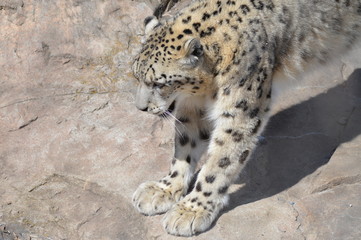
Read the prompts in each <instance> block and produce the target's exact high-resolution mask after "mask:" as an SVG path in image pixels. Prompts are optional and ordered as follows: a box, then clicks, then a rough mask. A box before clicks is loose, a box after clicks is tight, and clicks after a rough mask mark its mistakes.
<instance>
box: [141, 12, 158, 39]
mask: <svg viewBox="0 0 361 240" xmlns="http://www.w3.org/2000/svg"><path fill="white" fill-rule="evenodd" d="M159 25H160V23H159V21H158V19H157V18H156V17H155V16H149V17H146V18H145V19H144V33H145V35H146V36H148V35H149V34H150V33H151V32H152V30H153V29H154V28H156V27H158V26H159Z"/></svg>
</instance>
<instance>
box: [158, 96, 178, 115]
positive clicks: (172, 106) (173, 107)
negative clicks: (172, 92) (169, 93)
mask: <svg viewBox="0 0 361 240" xmlns="http://www.w3.org/2000/svg"><path fill="white" fill-rule="evenodd" d="M174 109H175V100H174V101H173V102H172V103H171V104H170V105H169V107H168V109H167V110H166V111H165V112H163V113H161V114H159V117H162V118H165V117H167V116H168V115H169V114H170V113H172V112H173V111H174Z"/></svg>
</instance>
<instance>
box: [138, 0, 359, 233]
mask: <svg viewBox="0 0 361 240" xmlns="http://www.w3.org/2000/svg"><path fill="white" fill-rule="evenodd" d="M360 25H361V1H360V0H354V1H348V0H320V1H309V0H299V1H289V0H199V1H195V2H193V3H191V4H190V5H189V6H188V7H186V8H185V9H184V10H183V11H181V12H180V13H179V14H177V15H176V16H175V17H174V18H173V19H171V20H167V21H164V22H159V21H158V20H157V19H156V18H155V17H153V18H152V17H151V18H147V20H146V27H145V30H146V40H145V43H144V45H143V48H142V50H141V52H140V54H139V55H138V56H137V57H136V59H135V61H134V64H133V71H134V75H135V77H136V78H137V79H138V81H139V87H138V91H137V96H136V106H137V107H138V108H139V109H140V110H143V111H148V112H150V113H152V114H156V115H161V116H165V115H169V112H170V111H173V110H174V111H173V113H174V114H175V116H176V117H177V118H178V119H179V121H176V123H175V124H176V127H177V134H176V137H175V139H176V140H175V155H174V159H173V161H172V165H171V170H170V173H169V175H168V176H166V177H165V178H163V179H162V180H161V181H158V182H146V183H143V184H142V185H141V186H140V187H139V188H138V189H137V191H136V192H135V194H134V197H133V202H134V205H135V207H136V208H137V209H138V210H139V211H140V212H142V213H144V214H147V215H154V214H159V213H163V212H167V213H166V215H165V217H164V220H163V225H164V227H165V229H166V231H167V232H168V233H170V234H174V235H181V236H190V235H193V234H195V233H198V232H202V231H204V230H206V229H207V228H209V226H210V225H211V223H212V222H213V220H214V219H215V218H216V217H217V215H218V213H219V211H220V210H221V209H222V208H223V207H224V205H225V204H226V202H227V196H228V195H227V191H228V188H229V186H230V185H231V184H232V183H233V181H234V180H235V179H236V178H237V176H238V174H239V173H240V171H241V170H242V168H243V167H244V165H245V163H246V162H247V159H248V158H249V156H250V154H251V152H252V150H253V148H254V145H255V142H256V139H257V136H258V134H260V132H261V131H262V128H263V126H264V125H265V124H266V122H267V119H268V115H267V112H268V110H269V104H270V100H271V96H272V95H271V92H272V91H271V88H272V81H273V79H274V76H276V75H277V74H279V73H280V74H284V75H293V76H295V75H296V74H297V73H300V72H303V71H304V70H307V66H308V65H310V64H313V63H315V62H320V63H323V62H325V61H326V60H328V58H329V57H330V56H332V53H336V54H337V53H338V51H344V49H348V48H350V47H351V46H352V45H353V44H354V43H355V42H356V40H357V39H358V38H359V37H360V33H361V27H360ZM205 149H206V158H207V162H206V163H205V165H204V166H203V167H202V169H201V170H200V172H199V174H198V176H197V179H196V183H195V187H194V189H193V190H191V191H190V193H188V194H187V191H188V187H189V183H190V179H191V178H192V175H193V171H194V168H195V165H196V163H197V161H198V160H199V158H200V157H201V155H202V154H203V152H204V150H205Z"/></svg>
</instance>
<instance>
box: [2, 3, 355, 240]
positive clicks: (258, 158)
mask: <svg viewBox="0 0 361 240" xmlns="http://www.w3.org/2000/svg"><path fill="white" fill-rule="evenodd" d="M156 2H157V1H156V0H154V1H147V2H145V1H140V0H138V1H130V0H122V1H117V0H104V1H95V0H88V1H84V0H72V1H55V0H50V1H35V0H28V1H22V0H16V1H14V0H12V1H9V0H0V24H1V27H0V36H1V41H0V135H1V138H0V166H1V167H0V179H1V184H0V239H6V240H8V239H33V240H34V239H41V240H43V239H86V240H91V239H122V240H123V239H124V240H128V239H134V240H135V239H137V240H138V239H157V240H159V239H181V238H177V237H172V236H169V235H167V234H166V233H165V232H164V230H163V229H162V227H161V218H162V216H155V217H145V216H142V215H140V214H139V213H137V212H136V211H135V210H134V208H133V207H132V206H131V196H132V193H133V191H134V190H135V189H136V188H137V186H138V185H139V184H140V183H142V182H144V181H146V180H154V179H159V178H160V177H162V176H163V175H164V174H166V173H167V172H168V165H169V161H170V157H171V155H172V146H173V140H172V135H173V132H172V127H171V124H170V123H167V122H162V121H161V120H159V119H158V118H156V117H153V116H151V115H148V114H145V113H143V112H139V111H137V110H136V109H135V107H134V104H133V103H134V96H133V93H134V89H135V85H136V84H135V82H134V80H133V78H132V77H131V71H130V63H131V59H132V57H133V56H134V55H135V54H136V52H137V51H138V50H139V47H140V39H141V35H142V29H141V27H140V26H141V25H142V21H143V18H144V16H147V15H150V14H151V11H152V10H151V9H152V7H154V4H155V3H156ZM360 56H361V49H360V48H358V49H355V50H354V51H352V52H351V53H350V54H348V55H347V56H345V57H342V58H341V57H340V59H338V60H336V61H335V62H334V63H333V64H331V65H328V66H326V67H320V68H319V69H318V70H317V71H315V72H314V73H312V74H309V75H307V76H306V77H304V78H305V79H304V80H305V81H302V82H299V81H297V80H294V82H295V83H294V85H296V87H295V88H293V89H292V90H289V91H285V92H284V93H282V94H281V95H280V97H279V98H278V100H277V101H275V104H274V108H273V111H274V116H273V117H272V119H271V120H270V122H269V124H268V126H267V128H266V130H265V132H264V133H263V135H262V137H261V138H260V141H259V144H258V147H257V149H256V151H255V153H254V154H253V157H252V159H251V161H250V162H249V164H248V165H247V167H246V168H245V170H244V172H243V174H242V177H241V178H240V180H239V181H238V182H237V183H236V184H235V185H234V186H232V191H233V192H232V194H231V200H230V204H229V206H228V207H227V208H226V209H225V210H224V212H223V213H222V215H221V216H220V217H219V219H217V221H216V223H215V224H214V225H213V226H212V228H211V229H210V230H209V231H207V232H205V233H203V234H200V235H198V236H195V237H192V238H191V239H200V240H201V239H204V240H205V239H207V240H209V239H227V240H233V239H343V240H344V239H361V230H360V227H359V226H360V225H361V161H360V160H361V159H360V156H361V134H360V133H361V125H360V122H361V69H359V68H361V57H360Z"/></svg>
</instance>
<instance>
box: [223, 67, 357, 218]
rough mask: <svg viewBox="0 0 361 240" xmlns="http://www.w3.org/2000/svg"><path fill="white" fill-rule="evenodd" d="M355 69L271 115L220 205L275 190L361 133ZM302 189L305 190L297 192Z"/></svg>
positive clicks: (239, 202) (303, 174) (236, 203)
mask: <svg viewBox="0 0 361 240" xmlns="http://www.w3.org/2000/svg"><path fill="white" fill-rule="evenodd" d="M360 122H361V69H357V70H355V71H354V72H353V74H352V75H351V76H350V77H349V78H348V80H347V81H345V82H343V83H342V84H340V85H338V86H336V87H334V88H332V89H330V90H328V91H327V93H324V94H320V95H318V96H316V97H313V98H311V99H309V100H307V101H304V102H302V103H300V104H298V105H295V106H292V107H290V108H288V109H286V110H284V111H282V112H279V113H278V114H276V115H274V116H273V117H272V118H271V119H270V121H269V123H268V125H267V127H266V129H265V131H264V132H263V137H261V139H260V141H259V144H258V146H257V148H256V149H255V151H254V154H253V156H252V158H251V159H250V161H249V162H248V164H247V166H246V167H245V169H244V171H243V173H242V177H241V178H240V180H239V181H238V182H237V183H241V184H242V183H245V184H246V185H245V186H244V187H242V188H241V189H240V190H238V191H236V192H234V193H232V194H231V196H230V204H229V206H228V207H227V208H226V209H225V210H224V211H225V212H227V211H230V210H232V209H234V208H236V207H237V206H240V205H242V204H246V203H249V202H254V201H257V200H261V199H264V198H267V197H270V196H273V195H275V194H277V193H280V192H282V191H284V190H286V189H288V188H290V187H292V186H294V185H295V184H297V183H298V182H299V181H300V180H301V179H303V178H304V177H306V176H308V175H310V174H312V173H313V172H315V171H316V170H317V169H318V168H319V167H321V166H323V165H325V164H327V163H328V161H329V160H330V158H331V156H332V154H333V153H334V151H335V150H336V148H337V147H338V146H339V145H340V144H342V143H344V142H348V141H350V140H352V139H353V138H355V137H356V136H358V135H359V134H360V133H361V124H360ZM301 194H306V193H301Z"/></svg>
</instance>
